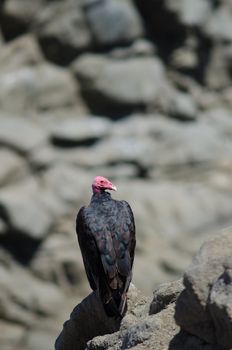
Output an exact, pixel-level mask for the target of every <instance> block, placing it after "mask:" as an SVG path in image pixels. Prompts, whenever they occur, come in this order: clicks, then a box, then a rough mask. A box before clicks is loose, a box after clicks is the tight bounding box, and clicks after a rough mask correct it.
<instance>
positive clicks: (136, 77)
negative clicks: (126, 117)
mask: <svg viewBox="0 0 232 350" xmlns="http://www.w3.org/2000/svg"><path fill="white" fill-rule="evenodd" d="M72 68H73V71H74V73H75V74H76V76H77V78H78V80H79V81H80V84H81V88H82V91H83V94H84V96H85V99H86V101H87V103H88V104H89V105H90V107H91V108H92V109H93V110H94V111H96V113H104V114H112V113H113V112H112V111H114V113H115V114H116V115H117V113H126V112H128V111H131V110H133V109H136V108H137V109H138V108H145V107H147V106H148V105H150V104H152V103H153V104H155V103H158V101H159V99H160V97H161V95H162V93H163V92H164V87H165V86H166V85H167V81H166V77H165V73H164V67H163V65H162V63H161V61H160V60H159V59H158V58H155V57H154V58H151V57H138V58H131V59H127V60H116V59H114V60H112V59H109V58H107V57H101V56H99V55H90V54H88V55H87V54H86V55H83V56H81V57H80V58H79V59H78V60H77V61H75V62H74V63H73V66H72Z"/></svg>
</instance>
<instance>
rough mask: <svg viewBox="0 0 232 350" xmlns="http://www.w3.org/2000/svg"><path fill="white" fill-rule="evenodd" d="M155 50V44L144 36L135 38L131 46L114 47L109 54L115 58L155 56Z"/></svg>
mask: <svg viewBox="0 0 232 350" xmlns="http://www.w3.org/2000/svg"><path fill="white" fill-rule="evenodd" d="M155 52H156V48H155V45H154V44H153V43H152V42H150V41H148V40H146V39H143V38H142V39H137V40H135V41H134V42H133V43H132V44H131V45H130V46H126V47H120V48H118V47H117V48H114V49H113V50H112V51H110V52H109V55H108V56H109V57H112V58H114V59H124V58H129V57H136V56H153V55H154V54H155Z"/></svg>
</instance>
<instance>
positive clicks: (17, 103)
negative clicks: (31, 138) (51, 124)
mask: <svg viewBox="0 0 232 350" xmlns="http://www.w3.org/2000/svg"><path fill="white" fill-rule="evenodd" d="M0 84H1V87H2V88H1V91H0V108H1V109H2V110H5V111H9V112H14V113H19V112H21V113H23V114H25V113H26V114H28V113H30V112H33V111H43V110H49V109H50V110H51V109H58V108H60V107H61V106H66V107H67V106H74V105H75V104H76V102H77V85H76V83H75V81H74V79H73V78H72V76H71V74H70V73H69V72H67V71H65V70H64V69H62V68H58V67H55V66H53V65H51V64H45V63H44V64H39V65H37V66H35V67H30V66H26V67H21V68H19V69H16V70H13V71H10V72H1V74H0Z"/></svg>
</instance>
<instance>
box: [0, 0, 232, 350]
mask: <svg viewBox="0 0 232 350" xmlns="http://www.w3.org/2000/svg"><path fill="white" fill-rule="evenodd" d="M0 3H1V5H0V86H1V88H0V273H1V276H2V280H1V282H0V283H1V288H0V329H1V330H2V332H0V333H1V334H0V347H1V350H15V349H17V350H41V349H48V350H51V349H52V348H53V345H54V339H55V338H56V337H57V334H58V331H59V329H60V325H61V324H62V323H63V320H64V318H65V317H66V316H65V315H67V314H69V313H70V310H71V309H73V306H74V305H76V304H77V303H79V302H80V301H81V300H82V299H83V298H84V297H86V295H88V294H89V292H90V291H89V286H88V284H87V280H86V277H85V273H84V268H83V263H82V258H81V254H80V251H79V248H78V244H77V240H76V234H75V225H74V223H75V215H76V213H77V211H78V210H79V208H80V207H81V206H83V205H88V203H89V200H90V197H91V182H92V179H93V178H94V176H96V175H103V176H106V177H109V178H110V179H111V180H112V181H113V182H114V183H115V184H116V185H117V187H118V192H117V193H113V197H114V198H115V199H120V200H121V199H125V200H127V201H128V202H129V203H130V205H131V207H132V208H133V211H134V214H135V220H136V227H137V251H136V258H135V265H134V274H133V281H134V283H135V285H136V286H137V287H138V288H139V289H140V290H142V293H144V294H146V295H151V292H152V291H153V290H154V289H155V288H157V286H159V285H160V284H161V287H160V288H158V290H157V292H156V295H155V297H154V300H153V302H152V304H151V305H148V304H146V310H147V311H146V312H145V311H144V312H145V314H143V316H141V324H140V320H139V319H138V318H137V317H135V318H134V316H135V315H134V313H133V312H134V311H131V313H129V314H128V318H127V321H126V320H125V322H124V321H123V323H122V325H121V326H120V327H119V328H118V331H117V332H116V333H113V334H112V335H104V336H103V338H94V340H92V341H91V342H90V343H89V344H88V345H86V346H88V347H90V348H91V347H92V348H93V349H95V348H98V347H102V348H104V347H107V346H108V348H109V349H110V347H111V348H115V347H117V344H120V346H122V345H123V347H127V348H129V347H132V346H133V347H134V348H136V349H139V348H141V347H145V348H146V346H147V347H148V348H149V347H150V348H152V349H153V348H157V349H159V347H161V348H162V350H163V349H167V348H168V347H170V349H169V350H172V349H178V350H179V349H188V350H189V349H198V348H199V347H200V349H201V347H203V348H205V350H206V349H207V350H209V349H212V348H213V347H214V346H216V347H218V345H212V344H211V345H209V343H205V340H204V339H206V338H204V334H203V335H202V339H200V338H197V337H196V336H195V335H192V336H190V335H189V334H187V333H186V332H185V331H183V330H182V331H181V332H180V333H178V334H176V333H175V332H177V331H178V328H177V326H176V325H175V324H174V323H173V322H174V321H173V313H174V307H175V299H176V297H177V295H178V293H179V289H178V288H182V287H181V286H180V285H179V284H178V283H177V284H176V283H175V282H174V286H172V285H169V282H170V281H173V280H176V279H178V278H180V277H181V276H182V274H183V271H184V270H185V269H186V267H187V266H188V265H189V262H190V260H191V258H192V256H193V255H194V254H195V253H196V251H197V250H198V248H199V246H200V245H201V244H202V242H203V241H205V240H206V239H208V238H210V237H211V236H212V233H213V232H216V231H218V230H220V229H222V228H224V227H228V226H230V225H231V217H232V201H231V196H232V178H231V171H232V160H231V154H232V138H231V135H232V118H231V110H232V88H231V82H232V74H231V72H232V63H231V62H232V37H231V33H232V31H231V23H232V21H231V4H230V0H221V1H216V0H214V1H210V0H195V1H193V0H181V1H177V0H176V1H175V0H166V1H161V0H156V1H153V0H146V1H144V0H78V1H77V0H65V1H60V0H33V1H31V0H20V1H19V0H3V1H0ZM223 263H224V262H223ZM220 264H222V263H220ZM202 266H203V265H202ZM220 266H222V265H220ZM225 266H228V268H226V269H224V267H223V268H222V270H220V271H221V273H220V274H218V275H217V276H215V278H216V280H215V281H214V282H213V284H212V288H211V290H210V298H209V299H208V301H207V302H208V304H209V305H208V308H207V317H211V318H210V319H208V318H207V320H208V321H209V324H210V327H211V325H212V324H213V327H215V329H217V332H216V331H215V332H214V334H213V335H212V332H211V331H209V334H211V335H208V336H209V338H210V337H213V340H212V339H211V343H212V342H217V343H218V344H219V339H220V341H221V342H222V343H223V344H224V345H225V347H227V345H228V344H227V338H228V339H230V338H229V337H227V336H226V335H225V334H224V333H223V330H224V329H226V328H228V332H230V323H229V322H230V321H229V320H230V308H229V307H228V308H227V309H226V310H227V311H226V312H227V313H225V312H224V305H225V302H226V298H227V293H230V283H227V284H226V281H229V280H230V278H231V273H230V260H229V259H228V261H227V262H225ZM215 271H217V269H216V268H215ZM218 273H219V272H218ZM20 276H22V278H21V279H20ZM194 281H195V280H194ZM164 282H166V283H168V285H169V286H165V285H163V283H164ZM209 283H211V282H209ZM17 285H19V286H20V290H19V287H17ZM43 286H44V287H43ZM178 286H179V287H178ZM27 288H28V289H29V290H28V291H27V292H25V293H24V289H27ZM205 288H206V287H205ZM205 288H204V290H205ZM37 289H38V291H39V292H37ZM219 291H220V294H219ZM208 292H209V291H206V294H207V293H208ZM40 293H41V298H40V295H39V294H40ZM46 293H48V294H49V295H50V297H49V296H48V297H47V298H46V297H45V294H46ZM185 293H186V292H183V295H184V294H185ZM53 296H54V304H53V303H52V298H53ZM27 299H28V300H27ZM43 303H44V304H50V303H51V305H52V307H49V305H43ZM36 305H38V308H37V306H36ZM57 305H58V306H57ZM52 308H54V309H52ZM51 309H52V310H51ZM132 309H133V310H137V308H136V307H135V308H133V307H132V308H131V310H132ZM149 309H150V313H152V314H151V315H150V316H149ZM78 310H79V308H78ZM144 310H145V309H144ZM196 310H197V308H196ZM11 311H12V314H11ZM158 311H159V312H158ZM203 311H204V310H203ZM78 312H79V311H78ZM137 312H139V311H136V314H137ZM222 314H223V316H222ZM140 315H142V311H141V314H140ZM201 315H202V317H206V316H205V315H206V314H205V311H204V312H203V313H202V314H201ZM209 315H210V316H209ZM168 320H170V324H169V326H170V327H169V326H168V322H169V321H168ZM189 320H190V319H189ZM191 320H192V321H193V322H194V320H193V319H192V318H191ZM126 322H128V327H127V325H126ZM130 322H131V323H130ZM218 323H219V324H218ZM166 324H167V325H166ZM193 324H194V323H193ZM193 324H191V328H194V327H195V326H194V327H193ZM123 327H124V328H123ZM186 327H188V323H187V321H186ZM207 327H208V326H207ZM207 327H206V329H208V328H207ZM210 327H209V329H211V328H210ZM220 327H221V328H220ZM130 328H131V330H130ZM183 328H184V326H183ZM160 329H162V330H163V329H167V330H168V331H167V336H166V338H165V335H164V334H163V338H162V334H161V333H160ZM186 329H187V328H186ZM194 329H195V328H194ZM203 331H204V330H202V329H200V327H199V332H202V333H204V332H203ZM210 332H211V333H210ZM174 333H175V334H176V335H175V336H174ZM101 334H102V332H101ZM153 334H154V336H153ZM194 334H195V333H194ZM207 339H208V338H207ZM208 340H210V339H208ZM228 341H229V340H228ZM140 342H141V343H140ZM159 342H160V344H162V345H159ZM109 344H111V345H109ZM143 344H145V345H143ZM204 344H205V345H204ZM224 345H223V346H224ZM118 346H119V345H118ZM162 346H163V347H162ZM217 350H218V349H217Z"/></svg>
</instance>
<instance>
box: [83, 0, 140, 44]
mask: <svg viewBox="0 0 232 350" xmlns="http://www.w3.org/2000/svg"><path fill="white" fill-rule="evenodd" d="M85 14H86V19H87V22H88V25H89V28H90V30H91V33H92V36H93V41H94V45H95V46H96V47H99V46H100V47H101V46H107V45H117V44H123V43H124V44H125V43H128V42H131V41H132V40H134V39H136V38H138V37H140V36H141V35H142V34H143V26H142V21H141V18H140V16H139V13H138V12H137V11H136V8H135V7H134V6H133V3H132V2H131V1H128V0H127V1H122V0H119V1H116V0H107V1H105V0H101V1H98V0H96V1H87V4H86V8H85Z"/></svg>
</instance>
